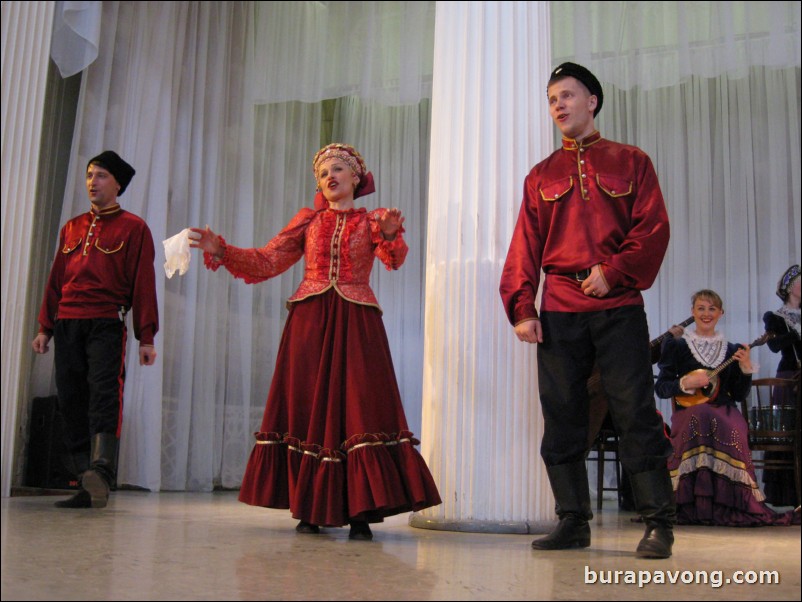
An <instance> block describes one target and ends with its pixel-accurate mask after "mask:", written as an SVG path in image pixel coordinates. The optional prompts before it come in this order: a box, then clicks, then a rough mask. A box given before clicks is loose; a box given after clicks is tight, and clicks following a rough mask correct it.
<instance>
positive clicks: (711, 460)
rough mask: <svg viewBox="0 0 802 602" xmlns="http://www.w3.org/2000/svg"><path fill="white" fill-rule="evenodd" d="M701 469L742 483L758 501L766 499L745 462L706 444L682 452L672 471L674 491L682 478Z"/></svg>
mask: <svg viewBox="0 0 802 602" xmlns="http://www.w3.org/2000/svg"><path fill="white" fill-rule="evenodd" d="M700 469H707V470H712V471H713V472H714V473H716V474H719V475H722V476H724V477H726V478H727V480H729V481H732V482H733V483H738V484H739V485H742V486H743V487H745V488H747V490H748V491H751V494H752V495H753V496H754V498H755V500H757V501H758V502H762V501H764V500H765V499H766V496H765V495H763V492H762V491H760V487H759V486H758V484H757V483H756V482H755V480H754V479H753V478H752V475H751V474H749V471H748V470H747V466H746V464H745V463H744V462H741V461H739V460H736V459H735V458H733V457H732V456H730V455H728V454H726V453H724V452H721V451H719V450H717V449H714V448H712V447H709V446H706V445H700V446H698V447H694V448H693V449H689V450H688V451H686V452H685V453H684V454H682V460H681V461H680V464H679V466H678V467H677V468H676V469H674V470H672V471H671V481H672V483H673V485H674V491H676V490H677V486H678V483H679V481H680V479H681V478H683V477H684V476H685V475H688V474H691V473H694V472H696V471H697V470H700Z"/></svg>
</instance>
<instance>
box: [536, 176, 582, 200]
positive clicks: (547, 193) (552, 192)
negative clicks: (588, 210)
mask: <svg viewBox="0 0 802 602" xmlns="http://www.w3.org/2000/svg"><path fill="white" fill-rule="evenodd" d="M573 187H574V177H573V176H568V177H567V178H563V179H562V180H557V181H556V182H550V183H548V184H544V185H543V186H541V187H540V198H542V199H543V200H544V201H547V202H553V201H557V200H559V199H560V198H561V197H563V196H565V195H566V194H568V193H569V192H571V188H573Z"/></svg>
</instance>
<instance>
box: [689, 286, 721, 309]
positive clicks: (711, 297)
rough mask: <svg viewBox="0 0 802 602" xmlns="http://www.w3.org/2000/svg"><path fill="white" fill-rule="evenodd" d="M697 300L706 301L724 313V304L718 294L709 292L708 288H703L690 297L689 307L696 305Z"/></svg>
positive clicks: (712, 291)
mask: <svg viewBox="0 0 802 602" xmlns="http://www.w3.org/2000/svg"><path fill="white" fill-rule="evenodd" d="M699 299H707V300H708V301H710V302H711V303H712V304H713V305H714V306H715V307H718V308H719V309H720V310H721V311H724V302H723V301H722V300H721V297H719V295H718V293H717V292H716V291H714V290H710V289H709V288H703V289H702V290H700V291H696V292H695V293H694V294H693V296H692V297H691V307H693V306H694V305H696V301H697V300H699Z"/></svg>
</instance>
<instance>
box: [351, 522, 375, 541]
mask: <svg viewBox="0 0 802 602" xmlns="http://www.w3.org/2000/svg"><path fill="white" fill-rule="evenodd" d="M350 523H351V531H350V532H349V533H348V539H357V540H361V541H371V540H372V539H373V531H371V530H370V525H368V523H367V522H366V521H350Z"/></svg>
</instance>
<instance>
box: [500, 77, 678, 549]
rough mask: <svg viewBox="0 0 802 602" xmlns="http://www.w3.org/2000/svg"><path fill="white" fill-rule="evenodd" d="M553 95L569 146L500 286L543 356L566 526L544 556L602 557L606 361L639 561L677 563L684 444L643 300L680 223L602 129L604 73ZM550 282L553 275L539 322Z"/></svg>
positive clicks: (527, 200) (527, 203) (642, 170)
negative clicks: (667, 426) (597, 414)
mask: <svg viewBox="0 0 802 602" xmlns="http://www.w3.org/2000/svg"><path fill="white" fill-rule="evenodd" d="M547 97H548V102H549V112H550V114H551V117H552V119H553V120H554V123H555V124H556V125H557V127H558V128H559V130H560V131H561V132H562V135H563V138H562V148H560V149H559V150H557V151H555V152H554V153H553V154H552V155H550V156H549V157H548V158H547V159H545V160H544V161H542V162H541V163H539V164H538V165H536V166H535V167H534V168H533V169H532V171H531V172H530V173H529V175H528V176H527V178H526V180H525V182H524V198H523V203H522V204H521V210H520V213H519V216H518V221H517V223H516V226H515V231H514V233H513V238H512V242H511V244H510V249H509V252H508V254H507V260H506V263H505V265H504V271H503V274H502V278H501V286H500V293H501V297H502V300H503V302H504V307H505V311H506V312H507V317H508V319H509V320H510V322H511V323H512V324H513V325H514V326H515V333H516V336H517V337H518V338H519V339H520V340H521V341H524V342H527V343H533V344H534V343H537V344H538V381H539V388H540V401H541V405H542V409H543V417H544V420H545V430H544V434H543V441H542V443H541V450H540V451H541V456H542V457H543V460H544V462H545V464H546V470H547V473H548V475H549V481H550V483H551V487H552V491H553V492H554V498H555V500H556V503H557V516H558V518H559V524H558V526H557V528H556V530H555V531H554V532H553V533H551V534H550V535H548V536H546V537H544V538H542V539H538V540H535V541H534V542H532V547H533V548H535V549H538V550H560V549H565V548H573V547H587V546H589V545H590V526H589V524H588V520H589V519H591V518H592V517H593V513H592V512H591V509H590V508H591V506H590V492H589V488H588V477H587V471H586V468H585V456H586V454H587V451H588V392H587V382H588V377H589V376H590V374H591V370H592V369H593V366H594V363H596V364H598V367H599V370H600V374H601V382H602V386H603V388H604V391H605V393H606V396H607V399H608V401H609V408H610V412H611V415H612V419H613V423H614V424H615V427H616V430H617V432H618V434H619V438H620V447H619V449H620V456H621V462H622V463H623V464H624V467H625V468H626V469H627V470H628V472H629V474H630V475H631V481H632V487H633V491H634V494H635V505H636V510H637V511H638V512H639V513H640V514H641V516H643V519H644V521H645V523H646V534H645V535H644V537H643V539H642V540H641V541H640V544H639V545H638V548H637V555H638V556H640V557H644V558H668V557H669V556H671V547H672V544H673V541H674V536H673V524H674V522H675V517H676V510H675V506H674V502H673V492H672V486H671V480H670V477H669V473H668V470H667V469H666V458H667V457H668V456H669V455H670V453H671V444H670V442H669V440H668V438H667V437H666V436H665V433H664V430H663V421H662V420H661V419H660V417H659V415H658V413H657V411H656V408H655V402H654V390H653V377H652V367H651V362H650V352H649V334H648V327H647V323H646V314H645V313H644V310H643V297H642V296H641V291H642V290H645V289H647V288H649V287H650V286H651V285H652V283H653V282H654V279H655V278H656V277H657V272H658V270H659V268H660V264H661V263H662V261H663V256H664V255H665V251H666V248H667V246H668V239H669V225H668V215H667V212H666V208H665V204H664V202H663V196H662V193H661V192H660V185H659V183H658V181H657V176H656V174H655V171H654V167H653V166H652V163H651V161H650V159H649V157H648V156H647V155H646V154H645V153H644V152H643V151H641V150H640V149H638V148H636V147H634V146H628V145H624V144H619V143H617V142H612V141H610V140H605V139H604V138H602V137H601V135H600V134H599V132H598V131H597V130H596V128H595V125H594V117H595V116H596V115H598V113H599V110H600V109H601V107H602V103H603V101H604V95H603V92H602V87H601V84H599V81H598V80H597V79H596V77H595V76H594V75H593V74H592V73H591V72H590V71H588V70H587V69H586V68H585V67H582V66H581V65H577V64H575V63H563V64H562V65H560V66H559V67H557V68H556V69H555V70H554V71H553V72H552V74H551V77H550V79H549V83H548V87H547ZM541 270H543V272H545V274H546V275H545V279H544V280H543V283H542V297H541V305H540V313H539V314H538V311H537V309H536V308H535V298H536V295H537V293H538V288H539V287H540V286H541V283H540V277H541V276H540V274H541Z"/></svg>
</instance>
